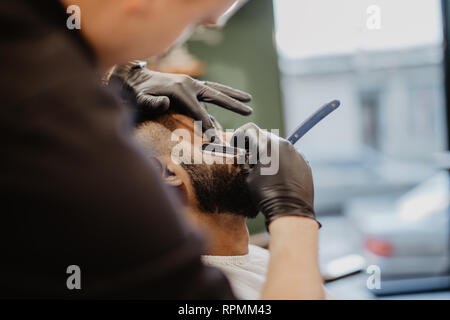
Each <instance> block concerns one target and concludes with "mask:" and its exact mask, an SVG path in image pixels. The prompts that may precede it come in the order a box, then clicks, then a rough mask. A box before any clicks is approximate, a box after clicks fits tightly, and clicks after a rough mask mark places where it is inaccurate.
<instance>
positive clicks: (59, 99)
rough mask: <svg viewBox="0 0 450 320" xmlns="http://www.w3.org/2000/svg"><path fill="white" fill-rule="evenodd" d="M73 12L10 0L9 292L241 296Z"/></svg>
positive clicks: (3, 49) (4, 225)
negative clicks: (148, 148)
mask: <svg viewBox="0 0 450 320" xmlns="http://www.w3.org/2000/svg"><path fill="white" fill-rule="evenodd" d="M68 16H69V15H67V14H66V12H65V10H64V8H62V6H61V5H60V4H59V2H58V1H55V0H53V1H36V0H30V1H26V0H3V1H1V2H0V141H1V143H0V148H1V149H0V150H1V151H0V298H32V297H38V298H59V297H61V298H99V297H105V298H213V299H214V298H232V294H231V291H230V287H229V285H228V282H227V280H226V279H225V278H224V277H223V275H222V274H221V273H220V272H218V271H217V270H215V269H210V268H206V267H204V266H202V264H201V262H200V253H201V247H202V241H201V239H200V237H199V236H198V235H197V234H196V233H194V232H193V231H191V229H189V228H188V227H187V226H186V225H185V223H184V220H183V219H182V217H181V215H182V214H183V212H180V209H179V205H178V203H177V200H176V199H175V198H174V197H173V196H172V195H170V194H169V193H168V191H167V190H165V188H164V186H163V184H162V182H161V180H160V179H159V176H158V174H157V173H156V172H155V170H154V169H153V167H152V166H151V165H150V164H149V162H148V161H147V159H146V158H145V156H144V155H143V154H142V153H141V152H140V151H139V149H138V148H137V147H136V146H135V145H134V143H133V142H132V139H131V131H132V125H131V121H130V119H131V118H132V117H131V116H130V115H129V114H128V112H129V111H128V110H127V109H125V108H124V107H122V106H121V105H120V104H119V103H118V102H117V100H116V99H115V98H114V97H113V96H112V95H111V94H110V93H109V92H107V91H105V89H103V88H102V87H101V85H100V76H99V75H98V74H97V73H96V71H95V67H94V63H95V61H94V60H95V58H94V55H93V54H92V52H91V50H90V49H89V46H88V45H87V44H85V43H84V40H83V39H82V38H81V36H80V35H79V33H78V31H72V30H68V29H67V28H66V19H67V18H68ZM82 18H83V13H82V15H81V19H82ZM71 265H76V266H78V267H79V268H80V270H81V290H77V289H73V290H69V289H68V287H67V279H68V278H69V277H70V276H71V274H73V271H72V272H69V273H67V270H68V267H69V266H71ZM69 271H70V269H69ZM74 283H76V281H75V282H74V279H73V278H69V285H70V284H74ZM69 287H70V286H69Z"/></svg>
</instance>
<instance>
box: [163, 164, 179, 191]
mask: <svg viewBox="0 0 450 320" xmlns="http://www.w3.org/2000/svg"><path fill="white" fill-rule="evenodd" d="M162 178H163V180H164V182H165V183H166V184H167V185H169V186H171V187H181V186H182V185H183V180H182V179H181V176H180V168H178V167H177V166H176V165H175V164H174V163H173V162H172V161H165V162H164V163H163V177H162Z"/></svg>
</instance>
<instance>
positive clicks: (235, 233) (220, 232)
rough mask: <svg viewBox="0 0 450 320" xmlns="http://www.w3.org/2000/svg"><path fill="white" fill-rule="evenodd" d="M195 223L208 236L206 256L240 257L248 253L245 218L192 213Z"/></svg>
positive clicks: (219, 214) (224, 214)
mask: <svg viewBox="0 0 450 320" xmlns="http://www.w3.org/2000/svg"><path fill="white" fill-rule="evenodd" d="M193 217H194V220H195V223H196V224H197V225H198V226H199V227H200V229H201V230H202V231H204V232H205V233H206V235H207V236H208V238H209V239H208V240H209V241H208V247H207V252H206V254H208V255H213V256H240V255H244V254H247V253H248V242H249V235H248V229H247V224H246V218H245V217H242V216H237V215H233V214H227V213H217V214H211V213H201V212H195V213H193Z"/></svg>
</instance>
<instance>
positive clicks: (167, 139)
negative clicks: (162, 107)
mask: <svg viewBox="0 0 450 320" xmlns="http://www.w3.org/2000/svg"><path fill="white" fill-rule="evenodd" d="M176 129H177V126H176V124H175V122H174V121H173V119H172V118H171V114H170V113H168V114H163V115H159V116H156V117H154V118H152V119H150V120H147V121H145V122H141V123H140V124H138V125H137V127H136V130H135V138H136V140H137V141H138V142H139V143H140V144H141V145H142V146H143V147H144V148H146V149H151V151H152V152H153V154H154V155H156V156H167V155H170V153H171V152H172V148H173V147H174V146H175V145H176V144H177V142H175V141H171V136H172V132H173V131H174V130H176ZM149 144H150V145H149ZM149 151H150V150H149Z"/></svg>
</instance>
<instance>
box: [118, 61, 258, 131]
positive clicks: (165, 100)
mask: <svg viewBox="0 0 450 320" xmlns="http://www.w3.org/2000/svg"><path fill="white" fill-rule="evenodd" d="M114 80H116V81H119V82H120V83H121V85H122V86H123V88H124V89H125V90H126V91H127V93H128V96H131V98H134V100H135V101H134V102H136V103H137V105H138V106H139V108H140V110H144V111H145V112H147V113H151V114H160V113H164V112H166V111H167V110H168V109H169V108H171V107H172V106H176V108H177V109H178V110H179V111H180V112H182V113H186V114H188V115H190V116H192V117H193V118H194V119H195V120H200V121H202V127H203V131H206V130H209V129H213V130H215V128H214V125H213V123H212V121H211V119H210V117H209V115H208V112H207V111H206V109H205V108H204V105H203V103H204V102H208V103H213V104H216V105H218V106H221V107H223V108H225V109H228V110H231V111H233V112H236V113H239V114H241V115H250V114H251V113H252V111H253V110H252V108H250V107H249V106H246V105H245V104H243V102H249V101H251V99H252V97H251V96H250V95H249V94H247V93H245V92H242V91H240V90H236V89H233V88H230V87H227V86H224V85H221V84H218V83H213V82H203V81H199V80H196V79H193V78H191V77H189V76H186V75H179V74H167V73H161V72H155V71H151V70H148V69H147V68H145V63H144V62H140V61H134V62H130V63H129V64H127V65H123V66H116V67H115V69H114V71H113V73H112V75H111V81H114ZM213 132H214V134H215V131H213ZM211 137H212V136H209V137H208V138H211Z"/></svg>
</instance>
